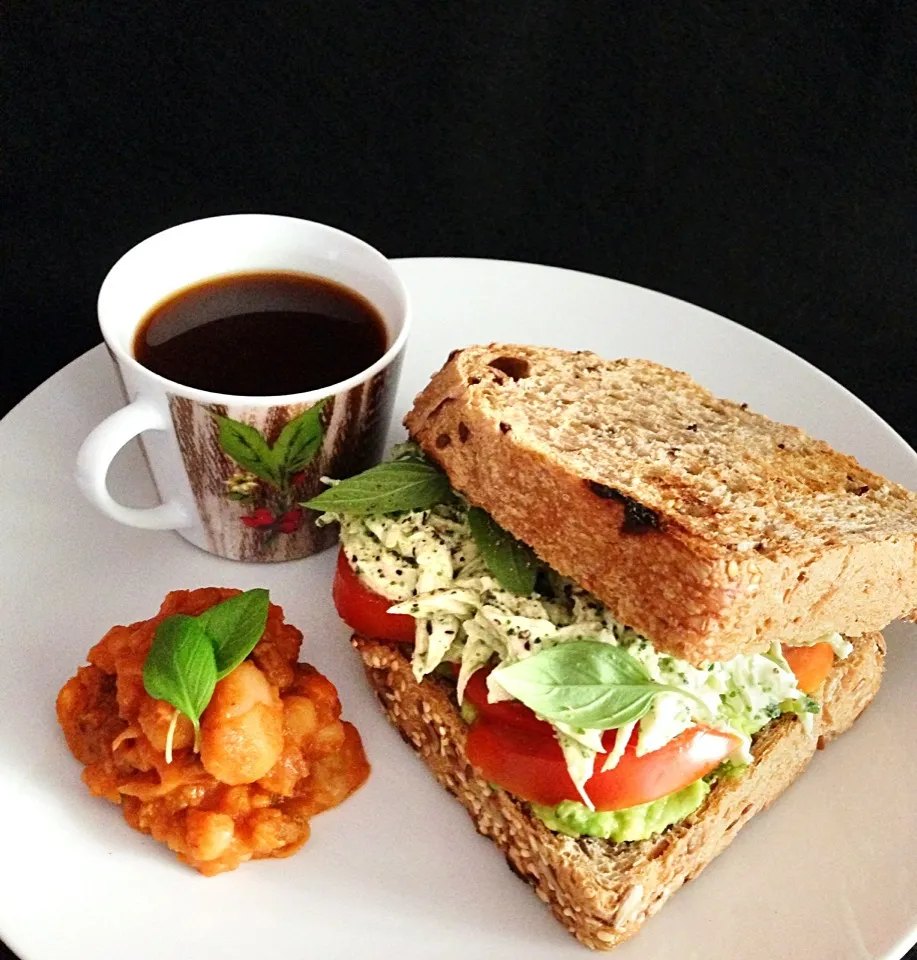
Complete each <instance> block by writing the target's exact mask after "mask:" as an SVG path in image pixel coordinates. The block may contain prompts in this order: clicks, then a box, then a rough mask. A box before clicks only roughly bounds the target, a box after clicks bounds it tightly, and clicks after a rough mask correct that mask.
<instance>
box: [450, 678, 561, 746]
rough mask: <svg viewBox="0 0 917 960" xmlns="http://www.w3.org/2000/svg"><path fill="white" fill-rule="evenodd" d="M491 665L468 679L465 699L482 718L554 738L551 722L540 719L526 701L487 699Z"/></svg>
mask: <svg viewBox="0 0 917 960" xmlns="http://www.w3.org/2000/svg"><path fill="white" fill-rule="evenodd" d="M490 671H491V668H490V667H482V668H481V669H480V670H475V672H474V673H473V674H472V675H471V677H470V678H469V679H468V683H467V685H466V686H465V696H464V699H465V700H467V701H468V702H469V703H470V704H471V705H472V706H473V707H474V708H475V710H477V712H478V716H479V717H480V718H481V719H482V720H492V721H493V722H495V723H506V724H509V725H510V726H511V727H521V728H523V729H525V730H532V731H534V732H536V733H541V734H543V735H546V736H550V737H551V738H552V739H553V736H554V734H553V731H552V728H551V725H550V724H549V723H545V722H544V720H539V719H538V717H536V716H535V714H534V712H533V711H532V710H530V709H529V708H528V707H527V706H526V705H525V704H524V703H519V701H518V700H505V701H502V702H501V703H490V702H488V700H487V675H488V674H489V673H490Z"/></svg>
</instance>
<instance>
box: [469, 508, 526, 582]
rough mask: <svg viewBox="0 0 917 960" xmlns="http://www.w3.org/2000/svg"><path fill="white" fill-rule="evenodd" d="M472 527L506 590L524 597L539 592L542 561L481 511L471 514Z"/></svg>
mask: <svg viewBox="0 0 917 960" xmlns="http://www.w3.org/2000/svg"><path fill="white" fill-rule="evenodd" d="M468 526H469V528H470V529H471V536H472V537H473V538H474V542H475V544H476V545H477V548H478V550H479V551H480V552H481V556H482V557H483V558H484V563H485V564H486V565H487V569H488V570H489V571H490V573H491V574H492V575H493V578H494V579H495V580H496V581H497V582H498V583H499V584H500V586H501V587H503V588H504V589H505V590H509V591H510V593H516V594H520V595H523V596H526V595H528V594H530V593H531V592H532V591H533V590H534V589H535V578H536V577H537V576H538V567H539V563H538V557H536V556H535V552H534V551H533V550H532V548H531V547H529V546H527V545H526V544H524V543H522V542H521V541H520V540H517V539H516V538H515V537H514V536H513V535H512V534H511V533H509V532H508V531H506V530H504V529H503V527H501V526H500V525H499V524H498V523H497V522H496V521H495V520H494V518H493V517H492V516H491V515H490V514H489V513H487V511H486V510H482V509H481V508H480V507H471V509H470V510H469V511H468Z"/></svg>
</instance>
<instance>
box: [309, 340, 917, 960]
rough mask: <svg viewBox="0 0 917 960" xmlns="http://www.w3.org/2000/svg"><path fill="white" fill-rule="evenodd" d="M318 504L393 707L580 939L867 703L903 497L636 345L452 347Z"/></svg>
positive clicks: (747, 810) (740, 815)
mask: <svg viewBox="0 0 917 960" xmlns="http://www.w3.org/2000/svg"><path fill="white" fill-rule="evenodd" d="M405 425H406V427H407V429H408V432H409V435H410V440H409V442H407V443H405V444H401V445H398V446H396V448H395V450H394V451H393V454H392V457H391V459H390V460H389V461H387V462H386V463H383V464H380V465H379V466H377V467H374V468H372V469H371V470H369V471H367V472H365V473H363V474H360V475H358V476H356V477H352V478H350V479H348V480H344V481H341V482H337V481H335V480H329V481H328V483H329V487H328V489H327V490H325V491H324V492H323V493H322V494H320V495H319V496H318V497H317V498H315V499H314V500H312V501H310V502H309V503H308V504H307V505H308V506H309V507H311V508H312V509H315V510H318V511H320V512H321V516H320V517H319V519H318V522H319V523H332V522H336V523H338V524H339V525H340V537H341V552H340V554H339V557H338V565H337V573H336V577H335V583H334V588H333V593H334V599H335V603H336V605H337V609H338V611H339V613H340V615H341V617H342V619H344V621H345V622H347V623H348V625H349V626H350V627H351V628H352V630H353V631H354V635H353V639H352V643H353V646H354V647H355V648H356V650H357V651H358V653H359V654H360V656H361V657H362V660H363V664H364V666H365V671H366V675H367V678H368V680H369V683H370V684H371V686H372V688H373V689H374V690H375V692H376V694H377V695H378V698H379V700H380V702H381V705H382V707H383V710H384V712H385V713H386V714H387V716H388V717H389V719H390V720H391V721H392V723H393V724H394V725H395V726H396V727H397V728H398V730H399V731H400V732H401V734H402V735H403V737H404V739H405V740H406V741H407V742H408V743H410V744H411V745H412V746H413V747H414V749H415V750H416V751H417V752H418V753H419V754H420V756H421V757H422V759H423V760H424V761H425V762H426V764H427V765H428V767H429V768H430V770H431V771H432V773H433V774H434V775H435V777H436V778H437V779H438V780H439V782H440V783H441V784H442V785H443V786H444V787H445V788H446V789H447V790H449V791H450V792H451V793H452V794H454V795H455V797H456V798H457V799H458V800H459V801H460V802H461V803H462V804H463V805H464V806H465V808H466V809H467V811H468V813H469V814H470V816H471V818H472V820H473V822H474V824H475V826H476V827H477V829H478V831H479V832H480V833H482V834H484V835H486V836H488V837H490V838H491V839H492V840H493V841H494V842H495V843H496V844H497V846H498V847H499V848H500V850H501V851H502V852H503V853H504V854H505V856H506V859H507V861H508V863H509V865H510V867H511V869H512V870H513V871H514V872H515V873H517V874H518V875H519V876H520V877H522V878H523V879H525V880H526V881H527V882H529V883H530V884H532V885H533V886H534V887H535V889H536V892H537V894H538V896H539V897H540V898H541V899H542V900H544V901H545V902H546V903H547V904H548V906H549V907H550V908H551V910H552V911H553V912H554V914H555V915H556V917H557V918H558V920H560V922H561V923H562V924H564V926H566V927H567V928H568V929H569V930H570V932H571V933H573V935H574V936H576V937H577V938H578V939H579V940H580V941H581V942H582V943H584V944H586V945H587V946H589V947H592V948H595V949H602V950H604V949H609V948H611V947H614V946H615V945H616V944H618V943H620V942H622V941H624V940H626V939H627V938H629V937H631V936H633V935H634V934H635V933H636V932H637V931H638V930H639V929H640V927H641V926H642V925H643V923H644V922H645V921H646V919H647V918H648V917H650V916H651V915H653V914H654V913H655V912H656V911H657V910H659V909H660V908H661V907H662V905H663V904H664V903H665V902H666V900H667V899H668V898H669V897H670V896H671V895H672V894H673V893H674V892H675V891H676V890H678V888H679V887H681V886H682V884H684V883H685V882H686V881H688V880H691V879H693V878H694V877H696V876H697V874H698V873H699V872H700V871H701V870H703V868H704V867H705V866H706V865H707V864H708V863H710V862H711V860H712V859H713V858H714V857H715V856H716V855H717V854H718V853H720V852H721V851H722V850H723V849H725V847H726V846H728V845H729V843H730V842H731V841H732V839H733V838H734V837H735V836H736V834H737V832H738V831H739V830H740V829H741V827H742V826H743V825H744V824H745V823H747V822H748V820H749V819H750V818H751V817H752V816H754V815H755V814H756V813H757V812H759V811H761V810H763V809H765V808H766V807H767V806H769V805H770V804H771V803H772V802H773V801H774V800H775V799H776V798H777V797H778V796H779V795H780V794H781V793H782V792H783V791H784V790H785V789H786V788H787V787H788V786H789V785H790V784H791V783H792V782H793V781H794V780H795V779H796V778H797V777H798V776H799V775H800V774H801V773H802V771H803V770H804V769H805V767H806V765H807V764H808V762H809V761H810V759H811V758H812V756H813V754H814V753H815V751H816V750H817V749H819V748H821V747H824V746H825V744H827V743H828V742H829V741H831V740H832V739H833V738H835V737H836V736H838V735H839V734H841V733H843V732H844V731H845V730H847V729H848V728H849V727H850V726H851V725H852V724H853V722H854V721H855V720H856V718H857V717H858V716H859V715H860V714H861V713H862V712H863V710H864V709H865V708H866V707H867V706H868V705H869V703H870V702H871V701H872V699H873V697H874V696H875V695H876V693H877V691H878V689H879V685H880V682H881V678H882V670H883V665H884V654H885V645H884V641H883V638H882V635H881V633H880V632H879V631H880V630H881V629H882V628H883V627H885V626H886V625H887V624H888V623H889V622H890V621H891V620H894V619H896V618H901V617H904V618H913V617H914V615H915V609H917V495H915V494H913V493H911V492H909V491H907V490H905V489H904V488H902V487H900V486H898V485H897V484H894V483H892V482H890V481H888V480H886V479H884V478H882V477H880V476H878V475H877V474H874V473H872V472H870V471H869V470H867V469H865V468H864V467H862V466H860V465H859V464H858V463H857V462H856V460H854V459H853V458H852V457H849V456H845V455H843V454H840V453H837V452H835V451H834V450H832V449H831V448H830V447H829V446H828V445H827V444H825V443H822V442H819V441H816V440H813V439H811V438H810V437H808V436H806V434H805V433H803V431H801V430H799V429H797V428H795V427H791V426H787V425H784V424H780V423H776V422H773V421H771V420H770V419H768V418H767V417H765V416H763V415H761V414H758V413H755V412H753V411H751V410H749V409H748V408H747V406H746V405H745V404H740V403H734V402H731V401H728V400H721V399H718V398H716V397H715V396H714V395H713V394H711V393H710V392H708V391H707V390H705V389H704V388H703V387H701V386H699V385H698V384H697V383H695V382H694V381H693V380H692V379H691V378H690V377H689V376H688V375H686V374H684V373H679V372H676V371H673V370H670V369H667V368H665V367H662V366H659V365H657V364H655V363H651V362H648V361H645V360H615V361H608V360H604V359H602V358H601V357H599V356H597V355H595V354H593V353H588V352H582V351H581V352H577V353H571V352H567V351H563V350H557V349H550V348H544V347H527V346H517V345H505V344H491V345H488V346H475V347H469V348H466V349H464V350H459V351H454V352H453V353H452V355H451V356H450V357H449V359H448V361H447V362H446V364H445V365H444V366H443V367H442V369H441V370H440V371H439V372H437V373H436V374H435V375H434V376H433V378H432V379H431V381H430V383H429V385H428V386H427V387H426V388H425V389H424V390H423V391H422V392H421V393H420V394H419V396H418V397H417V398H416V400H415V403H414V406H413V408H412V410H411V411H410V412H409V413H408V415H407V417H406V418H405Z"/></svg>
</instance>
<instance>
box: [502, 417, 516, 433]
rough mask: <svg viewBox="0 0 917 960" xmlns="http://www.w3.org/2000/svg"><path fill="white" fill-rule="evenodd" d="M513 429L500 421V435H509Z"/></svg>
mask: <svg viewBox="0 0 917 960" xmlns="http://www.w3.org/2000/svg"><path fill="white" fill-rule="evenodd" d="M512 429H513V428H512V427H511V426H510V425H509V424H508V423H504V422H503V421H502V420H501V421H500V433H509V432H510V430H512Z"/></svg>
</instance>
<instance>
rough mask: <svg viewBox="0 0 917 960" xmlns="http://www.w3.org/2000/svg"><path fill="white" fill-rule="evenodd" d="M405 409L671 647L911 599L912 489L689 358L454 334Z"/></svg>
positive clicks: (430, 444) (462, 487) (624, 615)
mask: <svg viewBox="0 0 917 960" xmlns="http://www.w3.org/2000/svg"><path fill="white" fill-rule="evenodd" d="M405 424H406V426H407V427H408V430H409V432H410V433H411V436H412V437H413V438H414V439H415V440H416V441H417V442H418V443H419V444H420V445H421V447H422V448H423V450H424V452H425V453H426V454H427V455H428V456H429V457H431V458H432V459H434V460H435V461H437V462H438V463H439V464H440V465H441V466H442V467H443V469H444V470H445V471H446V472H447V473H448V475H449V478H450V480H451V482H452V484H453V486H454V487H455V488H456V489H457V490H459V491H461V492H462V493H463V494H464V495H465V496H467V497H468V499H469V500H470V501H471V502H472V503H474V504H476V505H478V506H481V507H483V508H484V509H486V510H488V511H489V512H490V513H491V514H492V515H493V516H494V518H495V519H496V520H497V522H498V523H500V524H501V525H502V526H504V527H505V528H506V529H508V530H509V531H510V532H512V533H513V534H514V535H515V536H517V537H519V538H520V539H521V540H524V541H525V542H526V543H528V544H529V545H530V546H532V547H533V548H534V549H535V551H536V553H538V555H539V556H540V557H541V558H542V559H543V560H545V561H546V562H547V563H548V564H550V565H551V566H552V567H553V568H554V569H555V570H557V571H559V572H560V573H562V574H564V575H566V576H568V577H570V578H571V579H573V580H575V581H576V582H577V583H579V584H581V585H582V586H584V587H585V588H586V589H588V590H590V591H592V592H593V593H595V594H596V596H598V597H599V599H601V600H602V601H603V602H604V603H605V604H606V605H607V606H608V607H609V609H610V610H611V611H612V613H613V614H614V615H615V616H616V617H617V618H618V619H619V620H620V621H622V622H623V623H626V624H629V625H630V626H633V627H635V628H636V629H637V630H639V631H640V632H642V633H644V634H646V635H647V636H648V637H650V638H651V639H652V641H653V643H654V645H655V646H656V647H657V648H659V649H661V650H664V651H665V652H667V653H670V654H672V655H674V656H677V657H680V658H682V659H684V660H688V661H690V662H693V663H699V662H701V661H703V660H729V659H732V657H734V656H736V655H738V654H740V653H751V652H755V651H758V650H763V649H765V648H766V647H767V646H768V645H769V644H770V643H772V642H774V641H779V642H786V643H793V642H796V643H799V642H800V641H806V640H812V639H815V638H817V637H819V636H821V635H823V634H826V633H830V632H838V633H843V634H847V635H849V636H858V635H861V634H864V633H868V632H870V631H873V630H879V629H882V628H883V627H885V626H886V625H887V624H888V623H889V622H890V621H891V620H894V619H896V618H898V617H902V616H905V617H906V616H913V614H914V611H915V608H917V495H915V494H913V493H911V492H910V491H908V490H905V489H904V488H903V487H900V486H898V485H897V484H894V483H891V482H889V481H887V480H885V479H884V478H882V477H880V476H878V475H877V474H874V473H872V472H871V471H869V470H866V469H865V468H863V467H862V466H860V465H859V464H858V463H857V462H856V460H854V459H853V458H852V457H848V456H845V455H844V454H840V453H837V452H836V451H834V450H832V449H831V448H830V447H829V446H828V445H827V444H825V443H822V442H820V441H817V440H813V439H812V438H810V437H808V436H806V434H805V433H803V432H802V431H801V430H799V429H797V428H796V427H790V426H786V425H784V424H780V423H775V422H774V421H772V420H770V419H768V418H767V417H765V416H763V415H761V414H758V413H754V412H753V411H751V410H748V409H747V407H746V406H745V405H744V404H738V403H733V402H731V401H728V400H721V399H718V398H717V397H715V396H714V395H713V394H711V393H710V392H709V391H707V390H705V389H704V388H702V387H701V386H699V385H698V384H697V383H695V382H694V381H693V380H692V379H691V378H690V377H689V376H688V375H687V374H684V373H679V372H677V371H674V370H669V369H668V368H666V367H661V366H659V365H658V364H654V363H650V362H649V361H645V360H615V361H606V360H603V359H602V358H601V357H598V356H596V355H595V354H592V353H586V352H579V353H570V352H567V351H563V350H556V349H552V348H547V347H525V346H516V345H506V344H491V345H489V346H486V347H484V346H482V347H469V348H466V349H464V350H460V351H455V352H454V353H453V354H452V356H451V357H450V358H449V360H448V362H447V363H446V364H445V366H444V367H443V368H442V369H441V370H440V371H439V372H438V373H436V374H435V375H434V376H433V378H432V380H431V381H430V383H429V385H428V386H427V387H426V389H424V390H423V392H422V393H421V394H420V395H419V396H418V397H417V398H416V400H415V403H414V407H413V409H412V410H411V412H410V413H409V414H408V415H407V417H406V418H405Z"/></svg>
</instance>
